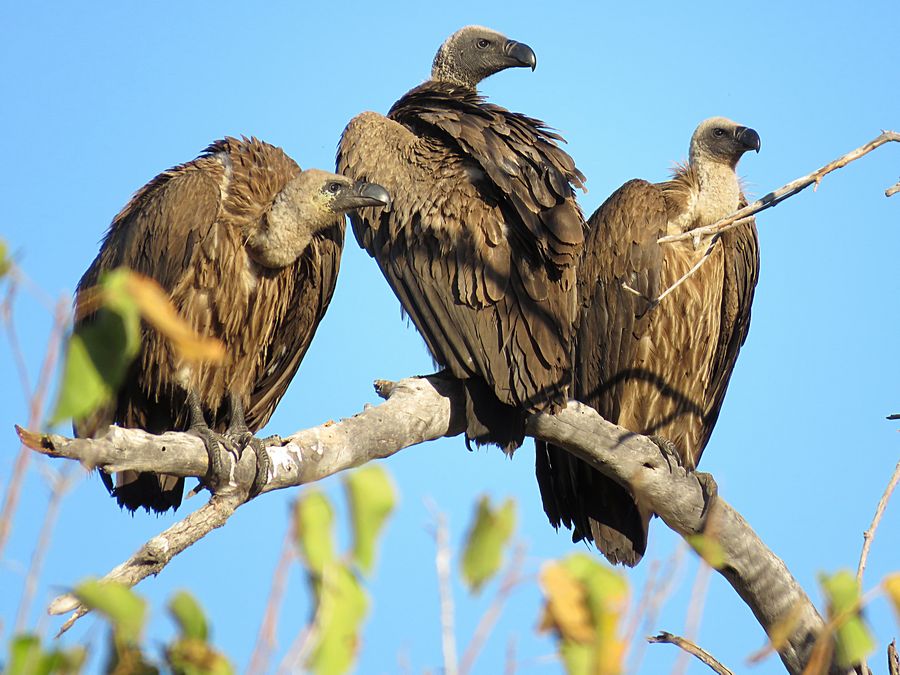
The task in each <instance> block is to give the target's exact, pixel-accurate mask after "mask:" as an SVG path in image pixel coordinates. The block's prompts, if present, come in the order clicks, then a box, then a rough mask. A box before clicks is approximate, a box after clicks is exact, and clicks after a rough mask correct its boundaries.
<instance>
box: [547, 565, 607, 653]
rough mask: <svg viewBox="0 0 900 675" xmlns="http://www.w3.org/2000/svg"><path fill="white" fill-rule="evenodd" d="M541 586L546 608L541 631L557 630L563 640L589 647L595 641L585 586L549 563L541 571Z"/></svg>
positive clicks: (557, 566) (565, 571) (567, 571)
mask: <svg viewBox="0 0 900 675" xmlns="http://www.w3.org/2000/svg"><path fill="white" fill-rule="evenodd" d="M541 586H543V588H544V595H545V596H546V598H547V604H546V606H545V608H544V616H543V619H542V620H541V625H540V629H541V630H550V629H556V631H557V632H558V633H559V635H560V637H562V638H563V639H564V640H572V641H574V642H581V643H590V642H592V641H593V640H594V624H593V621H592V620H591V615H590V612H589V610H588V606H587V602H586V600H587V598H586V594H585V589H584V586H583V585H582V584H581V583H579V581H578V580H577V579H576V578H575V577H574V576H573V575H572V574H571V573H570V572H569V570H567V569H566V568H565V567H563V566H562V565H561V564H559V563H549V564H547V565H544V568H543V569H542V570H541Z"/></svg>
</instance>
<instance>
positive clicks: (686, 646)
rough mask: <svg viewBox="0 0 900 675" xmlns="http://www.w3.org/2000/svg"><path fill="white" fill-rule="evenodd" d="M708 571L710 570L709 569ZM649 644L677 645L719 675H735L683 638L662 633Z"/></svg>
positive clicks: (706, 652)
mask: <svg viewBox="0 0 900 675" xmlns="http://www.w3.org/2000/svg"><path fill="white" fill-rule="evenodd" d="M707 569H709V568H708V567H707ZM647 642H653V643H666V644H670V645H675V646H676V647H679V648H680V649H683V650H684V651H685V652H686V653H687V654H692V655H694V656H696V657H697V658H698V659H700V660H701V661H703V663H705V664H706V665H707V666H709V667H710V668H711V669H712V670H713V671H715V672H717V673H719V675H734V673H733V672H732V671H731V670H729V669H728V668H726V667H725V666H723V665H722V663H721V662H720V661H719V660H718V659H716V658H715V657H713V656H712V654H710V653H709V652H708V651H706V650H705V649H703V648H702V647H698V646H697V645H696V644H694V643H693V642H691V641H690V640H687V639H685V638H683V637H679V636H677V635H672V634H671V633H667V632H665V631H662V632H661V633H660V634H659V635H655V636H653V637H648V638H647Z"/></svg>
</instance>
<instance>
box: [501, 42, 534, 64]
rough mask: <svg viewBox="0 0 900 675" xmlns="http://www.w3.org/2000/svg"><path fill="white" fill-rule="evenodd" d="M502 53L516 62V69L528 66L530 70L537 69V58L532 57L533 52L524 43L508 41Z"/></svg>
mask: <svg viewBox="0 0 900 675" xmlns="http://www.w3.org/2000/svg"><path fill="white" fill-rule="evenodd" d="M503 52H504V53H505V54H506V55H507V56H508V57H509V58H511V59H512V60H513V61H515V62H516V67H519V66H521V67H525V66H528V67H529V68H531V70H534V69H535V68H537V56H535V55H534V50H532V49H531V47H529V46H528V45H526V44H525V43H524V42H516V41H515V40H508V41H507V42H506V45H504V47H503Z"/></svg>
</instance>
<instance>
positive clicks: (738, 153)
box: [690, 117, 759, 168]
mask: <svg viewBox="0 0 900 675" xmlns="http://www.w3.org/2000/svg"><path fill="white" fill-rule="evenodd" d="M748 150H756V152H759V134H758V133H756V131H755V130H753V129H751V128H750V127H742V126H741V125H740V124H738V123H737V122H733V121H732V120H730V119H728V118H727V117H710V118H709V119H708V120H703V121H702V122H701V123H700V126H698V127H697V130H696V131H694V135H693V136H692V137H691V150H690V161H691V164H694V163H695V162H697V161H714V162H718V163H720V164H727V165H729V166H730V167H731V168H734V167H736V166H737V163H738V161H739V160H740V159H741V157H742V156H743V154H744V153H745V152H747V151H748Z"/></svg>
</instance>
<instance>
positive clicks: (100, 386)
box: [50, 269, 141, 425]
mask: <svg viewBox="0 0 900 675" xmlns="http://www.w3.org/2000/svg"><path fill="white" fill-rule="evenodd" d="M128 274H130V272H129V271H128V270H126V269H118V270H114V271H113V272H110V273H109V274H106V275H104V277H103V279H102V280H101V282H100V286H101V289H100V295H99V297H102V300H103V303H104V306H103V307H101V308H99V309H98V311H97V313H96V315H95V316H94V318H93V319H92V320H90V321H88V322H86V323H82V324H81V325H79V326H78V328H77V329H76V330H75V331H74V332H73V333H72V336H71V337H70V338H69V344H68V348H67V350H66V360H65V365H64V367H63V376H62V381H61V383H60V390H59V395H58V398H57V402H56V409H55V411H54V412H53V415H52V418H51V421H50V424H51V425H54V424H59V423H60V422H61V421H63V420H65V419H68V418H73V419H76V420H78V419H84V418H85V417H87V416H88V415H90V414H91V413H92V412H94V411H95V410H96V409H97V408H99V407H100V406H101V405H103V404H104V403H106V402H107V401H108V400H110V399H111V398H112V396H113V394H114V393H115V392H116V390H117V389H118V388H119V385H121V383H122V381H123V380H124V379H125V374H126V373H127V372H128V367H129V366H130V365H131V362H132V361H133V360H134V357H135V356H137V354H138V352H139V351H140V349H141V315H140V312H139V311H138V307H137V304H136V303H135V302H134V300H133V299H132V298H131V296H130V295H129V294H128V293H127V290H126V288H125V284H126V282H127V278H128Z"/></svg>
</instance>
